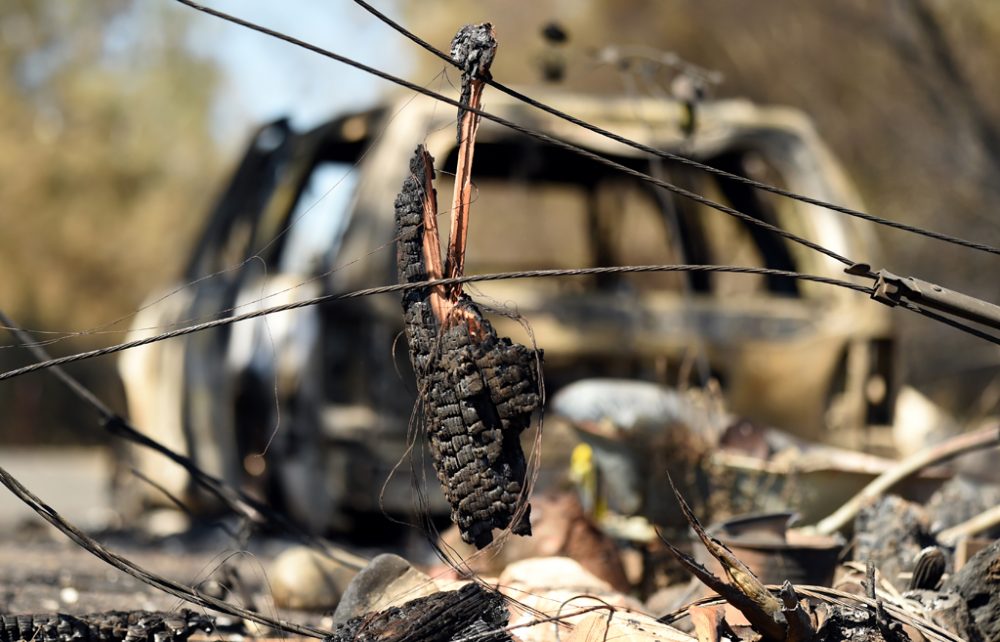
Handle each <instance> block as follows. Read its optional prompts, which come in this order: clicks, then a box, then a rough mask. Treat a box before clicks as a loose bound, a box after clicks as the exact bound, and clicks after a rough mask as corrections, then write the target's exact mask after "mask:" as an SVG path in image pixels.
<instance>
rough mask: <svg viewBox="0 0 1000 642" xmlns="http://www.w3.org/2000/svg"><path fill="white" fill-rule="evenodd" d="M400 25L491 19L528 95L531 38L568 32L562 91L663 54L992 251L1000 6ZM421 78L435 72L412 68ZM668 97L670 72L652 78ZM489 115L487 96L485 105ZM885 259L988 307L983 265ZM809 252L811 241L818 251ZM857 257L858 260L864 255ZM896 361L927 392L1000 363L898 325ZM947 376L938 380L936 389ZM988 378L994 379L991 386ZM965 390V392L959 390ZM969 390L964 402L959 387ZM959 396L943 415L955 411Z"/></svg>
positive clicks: (918, 322) (976, 347) (488, 2)
mask: <svg viewBox="0 0 1000 642" xmlns="http://www.w3.org/2000/svg"><path fill="white" fill-rule="evenodd" d="M411 7H412V9H411V10H410V11H409V12H408V15H407V16H406V23H407V24H408V25H409V26H411V27H412V28H413V29H414V30H415V31H416V32H417V33H418V34H420V35H421V36H423V37H425V38H427V39H429V40H430V41H431V42H433V43H435V44H436V45H437V46H438V47H441V48H446V47H445V46H446V45H447V43H448V42H449V39H450V37H451V35H452V34H453V33H454V31H455V29H456V28H457V27H458V26H459V25H461V24H463V23H467V22H479V21H487V20H488V21H491V22H493V23H494V25H495V26H496V29H497V37H498V40H499V42H500V48H499V50H498V53H497V60H496V62H495V63H494V65H493V72H494V75H495V76H496V77H497V79H499V80H501V81H502V82H505V83H520V84H534V83H538V82H539V81H540V79H541V78H542V67H541V63H542V62H543V61H544V60H546V54H545V52H546V44H545V41H544V40H543V37H542V32H543V30H544V29H545V27H546V26H547V25H549V23H550V22H552V21H556V22H558V23H559V24H560V25H562V27H564V28H565V31H566V33H567V34H568V42H567V43H566V45H551V46H553V47H556V46H561V47H563V50H564V51H565V54H563V55H564V56H565V57H566V59H567V60H568V65H567V69H566V74H565V78H564V81H563V85H562V86H564V87H566V88H568V89H573V90H581V91H596V92H614V93H623V92H627V91H648V90H649V89H650V83H648V82H639V81H637V80H636V79H635V78H633V80H636V81H635V82H633V83H632V84H633V88H632V89H630V88H629V85H628V80H627V75H628V74H629V73H630V72H629V70H623V69H622V68H621V67H620V66H616V65H614V64H608V63H607V62H606V60H607V58H606V57H605V59H604V60H602V56H601V51H602V50H605V48H607V47H609V46H630V47H633V46H640V47H646V48H649V50H651V51H653V52H656V51H660V52H674V53H676V54H678V55H679V56H680V57H681V58H683V59H685V60H688V61H690V62H692V63H695V64H697V65H700V66H702V67H707V68H709V69H714V70H718V71H720V72H721V73H722V74H723V76H724V81H723V82H722V84H721V85H720V86H718V87H716V88H715V91H714V95H715V96H716V97H726V96H743V97H747V98H750V99H752V100H754V101H757V102H761V103H777V104H785V105H791V106H795V107H798V108H800V109H802V110H803V111H805V112H806V113H808V114H809V115H810V116H811V117H812V118H813V119H814V121H815V122H816V124H817V127H818V129H819V131H820V133H821V135H822V136H823V138H824V139H825V140H826V141H827V142H828V143H829V144H830V145H831V146H832V147H833V148H834V150H835V152H836V153H837V155H838V156H839V158H840V159H841V160H842V161H843V162H844V164H845V165H846V167H847V170H848V173H849V174H850V175H851V177H852V178H853V179H854V181H855V182H856V184H857V185H858V187H859V189H860V190H861V192H862V195H863V196H864V198H865V201H866V203H867V205H868V209H869V211H872V212H874V213H877V214H881V215H884V216H886V217H888V218H893V219H897V220H901V221H905V222H908V223H912V224H918V225H923V226H925V227H929V228H932V229H935V230H939V231H943V232H948V233H951V234H956V235H959V236H963V237H966V238H973V239H977V240H981V241H984V242H988V243H992V244H993V245H1000V92H998V91H997V90H996V79H997V78H1000V3H997V2H996V1H995V0H967V1H963V2H959V1H957V0H890V1H889V2H867V1H866V0H841V1H840V2H812V3H802V2H791V1H790V0H756V1H755V2H745V0H711V1H705V0H594V1H592V2H587V3H580V2H572V1H570V0H536V1H535V2H532V3H531V5H530V7H526V6H524V5H523V4H521V3H510V2H505V1H504V0H481V1H480V2H477V3H474V4H470V3H467V2H460V1H458V0H427V1H426V2H422V3H420V5H419V9H417V8H416V7H415V6H413V5H411ZM424 60H426V61H427V64H428V65H429V66H430V67H433V68H437V67H438V66H439V64H440V63H439V62H438V61H436V60H433V59H430V58H429V57H427V58H424ZM654 80H657V81H658V82H660V84H661V85H662V87H661V88H660V89H661V90H666V89H668V88H669V84H668V83H669V72H668V70H663V72H662V73H661V74H659V75H657V76H654ZM484 101H485V103H486V106H487V108H488V107H489V92H488V91H487V94H486V96H485V98H484ZM879 233H880V235H881V236H882V238H883V240H884V241H885V246H886V256H885V257H871V259H872V260H873V261H875V263H876V264H882V262H883V261H884V262H885V265H887V266H891V267H892V269H893V270H894V271H897V272H899V273H910V274H914V275H916V276H920V277H923V278H926V279H930V280H936V281H938V282H940V283H942V284H944V285H948V286H951V287H954V288H956V289H964V290H966V291H968V292H970V293H972V294H975V295H978V296H981V297H984V298H986V299H989V300H992V301H994V302H998V303H1000V282H998V281H997V279H996V278H995V274H996V257H994V256H990V255H986V254H982V253H978V252H975V251H971V250H965V249H962V248H956V247H952V246H948V245H944V244H941V243H939V242H937V241H931V240H927V239H922V238H920V237H914V236H911V235H908V234H905V233H900V232H894V231H885V230H883V229H880V230H879ZM818 240H820V241H822V239H818ZM866 258H867V257H866ZM898 317H899V319H900V321H901V322H902V327H903V332H904V339H905V341H904V344H903V346H904V349H903V353H904V361H905V362H906V365H907V367H908V370H909V371H910V373H911V375H912V377H913V380H914V381H916V382H917V383H918V384H923V385H925V387H931V386H932V385H938V384H943V383H946V384H949V385H945V386H939V387H940V388H941V389H946V388H950V389H954V388H956V386H955V385H950V384H957V386H958V387H962V386H965V387H967V388H968V384H969V383H970V382H971V381H974V380H977V379H978V382H979V385H980V386H981V385H983V384H984V383H985V381H984V377H982V376H979V377H978V378H971V379H970V378H968V377H967V376H966V375H967V374H968V373H969V372H975V373H976V374H977V375H984V374H985V375H987V378H997V373H998V372H1000V355H998V353H997V351H996V350H994V349H991V348H990V347H989V346H988V345H987V344H984V343H983V342H982V341H981V340H978V339H974V338H971V337H967V336H965V335H962V334H960V333H958V332H956V331H954V330H951V329H949V328H944V327H942V326H939V325H936V324H934V323H932V322H929V321H926V320H924V319H920V318H914V317H913V315H904V314H899V315H898ZM946 379H948V381H946ZM998 381H1000V379H998ZM972 390H973V392H974V391H975V390H977V388H976V387H975V386H973V387H972ZM966 392H968V390H966ZM966 402H967V399H966V398H965V396H963V395H951V399H950V403H951V405H952V406H953V407H955V409H956V410H958V411H960V412H964V411H966V410H967V409H968V408H967V407H966V405H967V404H966Z"/></svg>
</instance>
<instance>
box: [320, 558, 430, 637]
mask: <svg viewBox="0 0 1000 642" xmlns="http://www.w3.org/2000/svg"><path fill="white" fill-rule="evenodd" d="M439 590H440V588H439V587H438V586H437V585H436V584H435V583H434V581H433V580H432V579H431V578H430V577H428V576H427V575H425V574H424V573H421V572H420V571H418V570H417V569H415V568H413V566H411V565H410V563H409V562H407V561H406V560H405V559H403V558H402V557H400V556H398V555H392V554H391V553H384V554H382V555H379V556H378V557H376V558H375V559H373V560H372V561H371V562H369V563H368V566H366V567H365V568H364V569H362V570H361V572H360V573H358V574H357V575H356V576H355V577H354V579H353V580H351V583H350V584H349V585H348V586H347V589H346V590H345V591H344V594H343V597H342V598H341V600H340V603H339V604H338V605H337V610H336V611H335V612H334V614H333V623H334V625H337V624H342V623H344V622H347V621H348V620H350V619H351V618H353V617H357V616H359V615H364V614H365V613H370V612H372V611H381V610H383V609H386V608H388V607H390V606H398V605H400V604H403V603H404V602H408V601H410V600H415V599H416V598H418V597H425V596H428V595H433V594H434V593H437V592H438V591H439Z"/></svg>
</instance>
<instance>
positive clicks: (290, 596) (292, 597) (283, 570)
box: [268, 546, 357, 611]
mask: <svg viewBox="0 0 1000 642" xmlns="http://www.w3.org/2000/svg"><path fill="white" fill-rule="evenodd" d="M356 573H357V571H355V570H354V569H352V568H349V567H347V566H344V565H343V564H341V563H339V562H337V561H335V560H332V559H330V558H328V557H325V556H323V555H321V554H320V553H318V552H316V551H314V550H312V549H310V548H306V547H304V546H296V547H294V548H290V549H288V550H287V551H285V552H283V553H282V554H281V555H279V556H278V557H277V558H275V560H274V562H272V563H271V568H270V570H269V572H268V577H270V579H271V592H272V594H273V596H274V602H275V604H276V605H277V606H279V607H282V608H288V609H298V610H304V611H322V610H325V609H332V608H334V607H335V606H337V604H338V603H339V602H340V597H341V595H343V594H344V590H345V589H346V588H347V586H348V584H349V583H350V582H351V580H352V578H353V577H354V575H355V574H356Z"/></svg>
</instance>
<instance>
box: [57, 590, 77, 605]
mask: <svg viewBox="0 0 1000 642" xmlns="http://www.w3.org/2000/svg"><path fill="white" fill-rule="evenodd" d="M59 601H60V602H62V603H63V604H76V603H77V602H79V601H80V592H79V591H77V590H76V589H75V588H73V587H72V586H67V587H65V588H63V589H62V590H60V591H59Z"/></svg>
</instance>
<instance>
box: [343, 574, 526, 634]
mask: <svg viewBox="0 0 1000 642" xmlns="http://www.w3.org/2000/svg"><path fill="white" fill-rule="evenodd" d="M509 617H510V614H509V612H508V611H507V607H506V605H505V604H504V601H503V598H502V597H501V596H500V594H499V593H497V592H496V591H490V590H488V589H485V588H483V587H482V586H480V585H479V584H475V583H472V584H466V585H465V586H463V587H462V588H460V589H458V590H457V591H442V592H440V593H435V594H434V595H429V596H427V597H421V598H417V599H415V600H411V601H410V602H407V603H405V604H403V605H402V606H394V607H390V608H388V609H386V610H384V611H380V612H378V613H369V614H366V615H361V616H358V617H355V618H352V619H350V620H348V621H347V622H345V623H343V624H341V625H340V626H338V627H337V629H336V631H334V634H333V635H332V636H331V637H329V638H327V639H326V640H325V641H324V642H450V641H451V640H460V639H461V640H465V639H474V640H476V642H511V637H510V635H509V634H508V633H507V631H506V630H505V627H506V626H507V621H508V619H509Z"/></svg>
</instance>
